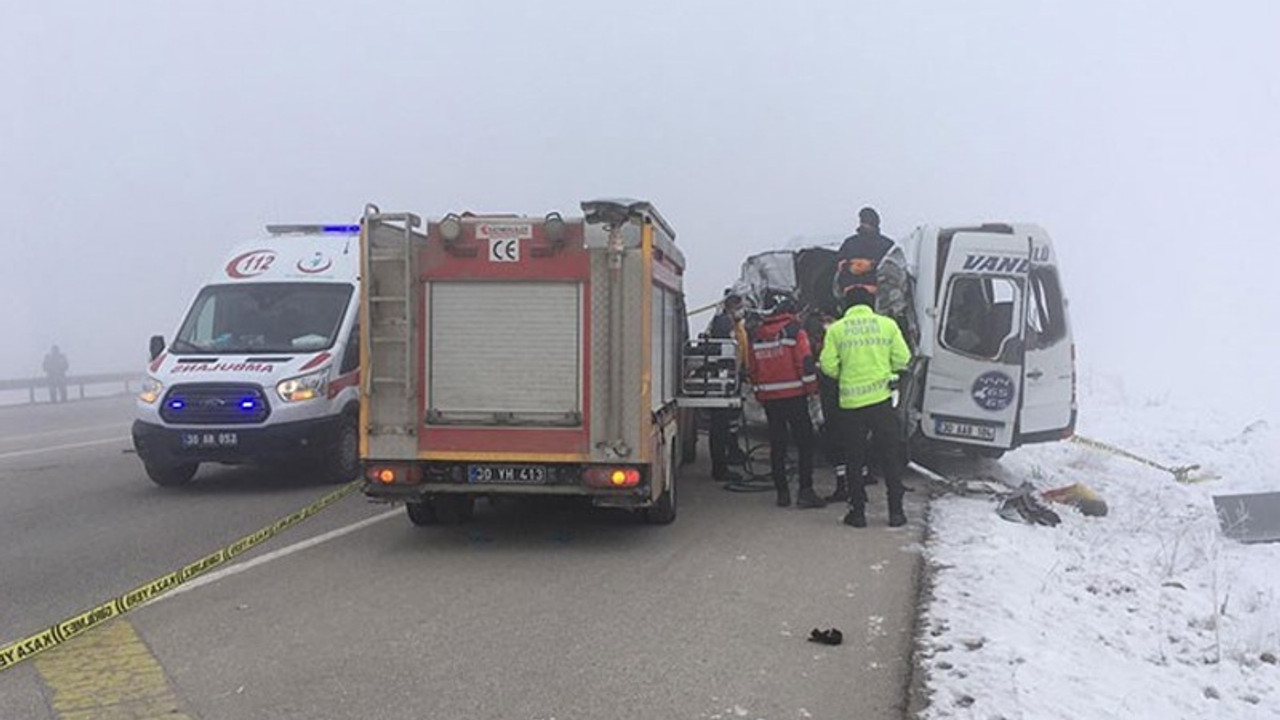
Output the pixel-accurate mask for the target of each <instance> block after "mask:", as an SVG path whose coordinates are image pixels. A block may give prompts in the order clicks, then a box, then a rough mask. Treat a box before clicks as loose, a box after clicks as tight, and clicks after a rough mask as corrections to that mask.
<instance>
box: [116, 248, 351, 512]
mask: <svg viewBox="0 0 1280 720" xmlns="http://www.w3.org/2000/svg"><path fill="white" fill-rule="evenodd" d="M359 236H360V226H359V225H269V226H267V234H266V235H265V236H264V237H262V238H260V239H257V240H254V241H252V242H249V243H246V244H243V245H240V246H238V247H236V248H234V249H233V250H232V251H231V253H230V255H229V256H228V257H227V259H226V260H225V261H224V262H222V263H220V264H219V265H218V268H217V270H216V271H215V272H214V274H213V277H212V278H210V279H209V281H208V283H207V284H206V285H204V286H203V287H202V288H200V291H199V292H198V293H196V296H195V298H194V299H193V300H192V301H191V304H190V306H189V308H188V310H187V312H186V315H185V317H184V318H183V320H182V323H181V324H180V325H179V326H178V329H177V331H176V332H175V333H174V334H173V339H172V340H171V341H169V342H166V341H165V339H164V337H163V336H159V335H157V336H154V337H152V338H151V362H150V365H149V366H148V367H147V373H146V379H145V381H144V385H143V389H142V392H141V393H140V394H139V395H138V400H137V413H136V419H135V420H134V423H133V445H134V448H135V449H136V450H137V453H138V457H139V458H140V459H141V460H142V465H143V467H144V468H145V470H146V473H147V476H148V477H149V478H151V480H152V481H153V482H155V483H156V484H157V485H162V486H166V487H169V486H180V485H184V484H186V483H188V482H190V481H191V479H192V478H193V477H194V476H195V474H196V471H197V469H198V468H199V466H200V465H201V464H202V463H221V464H229V465H237V464H245V463H254V464H260V465H267V466H273V467H280V468H287V469H289V470H302V471H305V472H309V473H313V474H314V476H316V477H317V478H319V479H323V480H328V481H334V482H340V481H344V480H350V479H354V478H355V476H356V475H357V474H358V472H359V454H358V448H359V444H358V443H359V435H358V430H357V422H358V418H359V405H360V404H359V387H358V385H359V378H360V344H359V335H360V329H359V322H358V318H359V289H358V285H359V268H360V255H359V253H360V247H359V242H360V241H359Z"/></svg>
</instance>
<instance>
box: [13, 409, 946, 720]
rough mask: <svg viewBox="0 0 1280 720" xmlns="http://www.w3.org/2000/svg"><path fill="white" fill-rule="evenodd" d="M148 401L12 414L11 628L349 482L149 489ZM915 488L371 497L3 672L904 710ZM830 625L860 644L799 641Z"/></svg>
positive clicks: (588, 709) (306, 705) (614, 711)
mask: <svg viewBox="0 0 1280 720" xmlns="http://www.w3.org/2000/svg"><path fill="white" fill-rule="evenodd" d="M130 410H131V402H130V401H129V400H128V399H123V398H120V399H108V400H95V401H86V402H83V403H72V404H69V405H66V406H61V407H49V406H40V407H35V408H31V407H28V408H8V409H0V548H2V549H0V642H8V641H10V640H14V639H17V638H18V637H20V636H23V635H25V634H27V633H30V632H34V631H36V630H38V629H40V628H41V627H43V626H47V625H49V624H51V623H53V622H57V621H59V620H62V619H65V618H66V617H67V616H69V615H71V614H74V613H75V612H77V611H80V610H83V609H86V608H88V607H91V606H93V605H95V604H97V603H99V602H102V601H104V600H106V599H108V598H110V597H111V596H113V595H115V594H119V593H120V592H123V591H125V590H129V589H131V588H133V587H135V586H137V585H139V584H140V583H142V582H144V581H148V580H150V579H152V578H154V577H156V576H158V575H161V574H163V573H166V572H170V571H172V570H174V569H176V568H177V567H180V566H181V565H183V564H186V563H188V562H191V561H193V560H195V559H197V558H199V557H201V556H203V555H204V554H207V553H208V552H210V551H212V550H215V549H217V548H218V547H221V546H222V545H225V544H227V543H229V542H231V541H233V540H235V539H237V538H239V537H241V536H243V535H245V534H248V533H250V532H252V531H254V530H257V529H258V528H260V527H262V526H264V525H267V524H269V523H271V522H272V521H274V520H276V519H278V518H279V517H281V516H283V515H287V514H288V513H290V512H292V511H294V510H296V509H298V508H300V507H303V506H305V505H307V504H308V503H310V502H311V501H313V500H314V499H316V498H317V497H319V496H321V495H323V494H325V493H326V492H329V491H331V490H332V489H333V486H324V485H316V484H309V483H307V482H305V481H299V480H285V479H281V478H277V477H271V476H267V475H263V474H261V473H258V472H254V471H251V470H246V469H216V468H215V469H203V468H202V470H201V473H200V475H199V476H198V477H197V481H196V483H195V484H194V485H193V486H191V487H189V488H183V489H177V490H174V489H162V488H158V487H155V486H154V485H152V484H151V483H150V482H149V481H148V480H147V479H146V478H145V476H144V475H143V473H142V468H141V465H140V463H139V462H138V460H137V458H136V457H135V456H133V455H132V454H130V453H129V452H127V451H128V448H129V443H128V441H127V440H126V439H125V438H126V436H127V428H128V417H129V412H130ZM701 449H703V450H705V445H704V446H703V447H702V448H701ZM704 454H705V453H704ZM819 483H820V490H824V489H826V488H827V487H829V483H830V479H829V476H828V475H826V474H823V475H821V476H820V480H819ZM922 495H923V493H920V492H917V493H912V494H909V495H908V513H909V515H910V516H911V519H912V521H911V523H910V524H909V525H908V526H907V527H906V528H901V529H890V528H888V527H886V526H885V513H884V500H883V490H882V488H880V487H876V488H873V489H872V505H871V509H870V512H869V515H870V517H869V520H870V523H871V527H869V528H867V529H865V530H853V529H851V528H846V527H844V526H843V525H841V524H840V523H839V518H840V516H841V514H842V509H841V508H835V507H832V508H827V509H823V510H808V511H800V510H796V509H787V510H781V509H778V508H775V507H773V505H772V504H771V500H772V495H771V493H759V494H755V493H731V492H726V491H724V490H722V489H721V488H720V487H719V486H717V485H716V484H714V483H712V482H711V481H710V480H709V479H708V478H707V476H706V472H705V467H704V466H702V465H694V466H691V468H689V469H688V472H687V473H686V475H685V477H684V479H683V481H682V484H681V494H680V503H681V506H680V517H679V519H678V520H677V521H676V523H675V524H673V525H671V526H668V527H650V526H647V525H644V524H642V523H639V522H636V521H635V520H634V519H633V518H632V517H630V516H629V515H626V514H622V513H618V512H611V511H600V510H593V509H591V508H589V507H582V506H578V505H574V504H564V503H553V502H538V503H522V502H509V503H504V504H502V505H499V506H496V507H491V506H488V505H486V504H484V503H481V505H480V506H479V508H478V512H477V516H476V519H475V520H474V521H473V522H472V523H470V524H469V525H465V526H460V527H452V528H430V529H423V528H415V527H413V526H411V525H410V524H409V523H408V521H407V519H406V518H405V517H404V516H403V513H394V514H392V516H390V517H387V516H386V514H387V513H388V508H387V507H386V506H380V505H370V504H367V503H365V502H364V501H363V499H361V498H360V497H359V496H353V497H350V498H348V499H345V500H343V501H341V502H339V503H338V504H336V505H335V506H333V507H332V508H330V509H328V510H326V511H325V512H324V513H322V514H320V515H318V516H316V517H315V518H312V519H310V520H308V521H306V522H305V523H303V524H302V525H300V526H299V527H297V528H294V529H292V530H289V531H288V532H287V533H285V534H284V535H282V536H281V537H280V538H277V539H275V540H273V541H272V542H271V543H269V544H268V546H266V547H264V548H262V549H260V550H259V551H256V552H255V553H252V554H251V557H252V556H253V555H256V556H257V564H256V565H254V566H251V567H247V566H245V565H244V564H243V561H241V563H240V565H239V567H237V566H234V565H233V566H232V572H231V573H229V574H227V575H226V576H224V577H221V578H220V579H217V580H215V581H213V582H210V583H207V584H205V585H203V586H201V587H196V588H192V589H190V590H187V591H184V592H182V593H180V594H176V595H172V596H169V597H166V598H164V599H162V600H160V601H158V602H155V603H153V604H150V605H148V606H146V607H143V608H141V609H139V610H136V611H134V612H132V613H130V614H129V615H128V616H126V618H124V619H123V620H117V621H113V622H112V623H109V624H108V625H107V626H106V627H103V628H98V629H95V630H93V631H91V632H90V633H87V634H86V636H84V637H83V638H81V639H77V641H73V643H79V642H80V641H81V640H84V641H86V643H87V644H85V645H83V647H81V646H79V645H76V644H68V645H66V646H63V647H60V648H56V649H54V650H51V651H48V652H46V653H44V654H43V655H41V656H40V658H41V660H40V661H38V662H27V663H24V664H22V665H19V666H18V667H16V668H14V669H11V670H8V671H3V672H0V708H4V711H3V712H0V716H4V717H21V718H26V717H30V718H37V719H44V718H71V717H76V718H80V717H84V718H91V717H161V716H165V717H179V716H181V715H185V716H187V717H192V718H203V719H205V720H215V719H219V718H227V719H231V718H237V719H238V718H245V717H254V718H315V719H318V720H324V719H328V718H335V719H336V718H356V717H358V718H373V719H378V718H436V717H439V718H558V719H560V720H568V719H570V718H599V717H609V718H677V717H681V718H683V717H688V718H715V719H720V718H723V719H724V720H730V719H733V718H739V717H741V718H855V717H856V718H900V717H902V714H903V710H904V707H905V703H906V699H905V693H906V686H907V681H908V676H909V675H908V674H909V672H910V665H911V660H910V656H911V648H912V637H911V633H912V622H913V618H914V613H915V604H916V601H917V583H918V576H919V569H920V544H919V542H920V534H921V530H922V523H921V517H922V513H923V507H922V503H923V498H922V497H921V496H922ZM366 520H368V521H369V522H367V523H366V524H365V525H364V526H362V527H360V528H358V529H356V530H355V531H353V532H349V533H346V534H342V535H340V536H338V537H331V535H332V534H333V533H334V531H337V530H340V529H342V528H347V527H350V526H351V525H352V524H354V523H358V522H360V521H366ZM326 538H329V539H327V540H325V539H326ZM307 540H313V541H314V540H325V541H324V542H319V543H317V544H314V545H311V546H309V547H307V546H304V547H299V546H298V543H300V542H302V541H307ZM246 567H247V569H246ZM240 569H243V571H242V572H240V571H238V570H240ZM815 627H821V628H828V627H837V628H839V629H841V630H842V631H843V633H844V637H845V642H844V644H843V645H841V646H839V647H827V646H821V645H817V644H814V643H810V642H806V641H805V638H806V637H807V636H808V634H809V631H810V630H811V629H812V628H815ZM112 628H115V629H114V630H113V629H112ZM90 636H96V638H97V639H96V640H95V639H93V638H91V637H90ZM117 636H120V637H121V638H122V639H120V640H116V639H114V638H116V637H117ZM135 636H136V638H135ZM130 638H135V639H134V640H130ZM125 643H131V644H129V645H128V646H129V647H130V648H132V649H131V650H130V652H131V653H132V656H131V657H132V659H131V660H129V661H128V662H129V663H132V664H133V666H135V667H137V666H138V663H139V662H140V661H139V659H138V657H137V655H139V654H145V655H147V656H148V657H147V658H146V661H147V662H149V663H151V664H152V665H154V667H155V669H154V671H146V672H149V673H150V674H151V675H153V676H155V677H153V678H151V679H152V680H153V681H154V682H156V683H160V684H163V685H164V686H165V688H166V689H165V691H164V692H165V697H166V698H168V699H167V700H166V702H167V703H169V704H168V705H167V706H166V708H167V709H164V710H163V711H162V710H157V709H156V708H158V707H159V705H156V704H155V703H152V704H151V705H147V706H145V707H144V706H143V705H138V704H135V705H131V706H128V707H127V708H126V707H125V706H124V705H122V704H116V705H112V699H111V698H112V697H114V695H113V693H114V692H115V691H114V690H112V689H111V688H112V684H111V683H112V682H117V683H121V684H128V683H129V682H131V681H130V680H129V679H128V676H127V674H125V675H121V676H120V678H117V679H114V680H113V678H114V677H115V675H116V673H115V672H114V669H113V666H112V663H114V662H121V663H124V662H125V661H123V660H119V661H117V660H115V659H113V658H114V657H115V656H114V655H112V652H117V654H118V653H119V651H118V648H119V647H123V644H125ZM90 644H96V645H100V646H104V647H105V650H103V652H105V653H106V654H105V655H101V656H95V657H97V658H98V659H96V660H94V661H93V663H97V664H93V663H90V662H89V660H85V661H84V662H83V663H81V664H82V665H86V667H88V666H91V670H92V672H91V675H92V677H93V680H92V683H93V684H92V685H88V686H84V687H82V688H81V696H86V695H87V696H92V697H93V699H94V700H95V701H100V702H101V703H102V704H101V707H100V708H98V706H94V707H89V708H88V709H87V710H86V709H85V708H84V707H81V708H80V709H74V708H72V705H71V704H69V703H68V700H67V699H68V698H69V697H71V695H70V691H68V690H67V689H66V688H65V686H64V681H65V678H66V677H67V674H66V673H67V672H69V671H68V670H66V667H67V666H74V665H75V664H76V662H77V661H78V659H79V658H80V657H81V656H83V657H84V658H88V657H89V656H90V655H91V654H92V652H97V651H96V650H92V649H91V648H90ZM113 648H115V650H113ZM59 656H61V658H62V659H59ZM46 657H48V658H50V659H49V660H48V661H45V660H44V659H43V658H46ZM103 658H105V659H103ZM64 661H65V662H64ZM59 663H63V664H62V665H59ZM81 672H82V673H85V672H89V670H86V669H85V668H81ZM84 682H87V681H84ZM82 685H83V682H82ZM86 707H87V706H86ZM95 708H97V709H95ZM148 708H150V709H148ZM110 713H114V714H110Z"/></svg>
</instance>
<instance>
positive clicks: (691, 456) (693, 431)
mask: <svg viewBox="0 0 1280 720" xmlns="http://www.w3.org/2000/svg"><path fill="white" fill-rule="evenodd" d="M688 420H689V422H686V423H681V424H680V464H681V465H692V464H693V463H694V462H696V461H697V460H698V424H697V416H696V415H694V414H693V413H689V416H688Z"/></svg>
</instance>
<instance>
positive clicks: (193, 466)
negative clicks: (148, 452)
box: [143, 463, 200, 487]
mask: <svg viewBox="0 0 1280 720" xmlns="http://www.w3.org/2000/svg"><path fill="white" fill-rule="evenodd" d="M199 467H200V464H199V463H183V464H182V465H165V466H159V465H152V464H150V463H145V464H143V468H145V469H146V471H147V477H149V478H151V482H153V483H155V484H157V485H159V486H160V487H178V486H180V485H186V484H187V483H189V482H191V478H193V477H195V476H196V470H197V469H198V468H199Z"/></svg>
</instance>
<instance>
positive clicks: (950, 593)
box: [920, 381, 1280, 720]
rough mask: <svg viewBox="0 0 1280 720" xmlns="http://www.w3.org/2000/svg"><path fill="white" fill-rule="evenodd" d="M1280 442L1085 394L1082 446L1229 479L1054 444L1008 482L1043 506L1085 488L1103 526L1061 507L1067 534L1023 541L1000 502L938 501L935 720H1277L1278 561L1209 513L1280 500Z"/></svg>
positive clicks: (1119, 392) (1278, 546) (1217, 417)
mask: <svg viewBox="0 0 1280 720" xmlns="http://www.w3.org/2000/svg"><path fill="white" fill-rule="evenodd" d="M1277 425H1278V424H1277V423H1276V422H1275V421H1274V419H1273V420H1272V421H1271V422H1270V423H1268V422H1267V421H1266V420H1262V419H1261V418H1257V417H1253V418H1250V417H1239V416H1235V417H1232V416H1228V415H1227V414H1225V413H1222V412H1213V411H1205V410H1195V411H1192V410H1187V409H1182V408H1179V407H1171V406H1169V404H1168V403H1167V402H1166V401H1163V400H1159V399H1157V400H1152V399H1142V398H1135V397H1132V396H1129V395H1127V394H1126V393H1125V392H1124V389H1123V387H1122V386H1121V385H1120V384H1119V383H1118V382H1115V381H1112V382H1110V383H1101V382H1093V383H1089V382H1086V383H1084V385H1083V386H1082V397H1081V416H1080V423H1079V428H1078V430H1079V432H1080V434H1081V435H1083V436H1086V437H1090V438H1094V439H1097V440H1102V441H1105V442H1108V443H1111V444H1113V445H1116V446H1119V447H1122V448H1124V449H1126V450H1129V451H1131V452H1135V453H1137V454H1139V455H1142V456H1145V457H1148V458H1150V459H1152V460H1156V461H1158V462H1160V463H1162V464H1164V465H1168V466H1177V465H1189V464H1192V463H1199V464H1201V465H1202V466H1203V467H1204V468H1205V469H1206V470H1208V471H1211V472H1213V473H1215V474H1217V475H1220V476H1221V479H1218V480H1214V481H1210V482H1203V483H1198V484H1180V483H1177V482H1174V480H1173V478H1172V477H1171V476H1170V475H1169V474H1167V473H1164V472H1161V471H1160V470H1156V469H1153V468H1150V467H1147V466H1145V465H1142V464H1140V463H1135V462H1133V461H1131V460H1127V459H1124V458H1121V457H1116V456H1114V455H1111V454H1107V453H1105V452H1100V451H1098V450H1096V449H1093V448H1090V447H1086V446H1084V445H1080V444H1077V443H1056V444H1052V445H1045V446H1038V447H1027V448H1023V449H1020V450H1018V451H1016V452H1013V453H1010V454H1009V455H1007V456H1006V457H1005V458H1004V459H1003V460H1002V461H1000V463H999V466H998V469H999V470H1000V471H1001V473H1002V474H1004V475H1005V476H1006V477H1007V478H1008V477H1011V478H1013V479H1016V480H1027V481H1030V482H1031V483H1033V484H1034V485H1035V486H1036V487H1037V488H1038V489H1040V490H1045V489H1049V488H1053V487H1058V486H1063V485H1069V484H1071V483H1077V482H1079V483H1084V484H1086V485H1088V486H1089V487H1091V488H1093V489H1094V490H1095V491H1096V492H1098V493H1099V494H1101V495H1102V497H1103V499H1105V500H1106V501H1107V504H1108V505H1109V508H1110V513H1109V514H1108V515H1107V516H1106V517H1102V518H1088V517H1084V516H1083V515H1081V514H1080V513H1079V512H1077V511H1076V510H1074V509H1072V508H1069V507H1065V506H1062V505H1051V507H1052V508H1053V509H1054V510H1055V511H1057V512H1058V514H1059V515H1061V517H1062V523H1061V524H1060V525H1058V526H1057V527H1046V526H1039V525H1026V524H1019V523H1014V522H1009V521H1006V520H1003V519H1001V518H1000V517H999V516H998V515H997V514H996V513H995V506H996V503H995V502H994V501H993V500H992V499H990V498H989V497H977V496H970V497H956V496H947V497H944V498H939V499H936V500H935V501H934V502H933V504H932V508H931V513H932V515H931V532H930V539H929V541H928V547H927V553H926V561H927V562H928V563H929V566H930V567H931V569H932V580H933V586H932V598H931V600H930V601H929V603H928V605H927V606H926V608H925V610H924V617H923V625H922V627H921V631H920V633H921V643H922V653H921V654H922V657H921V664H922V666H923V669H924V675H925V678H924V686H925V691H926V693H927V694H928V695H929V706H928V708H927V709H926V710H924V712H923V713H922V715H921V717H924V718H983V719H984V720H987V719H995V718H1005V719H1007V720H1013V719H1015V718H1036V719H1039V718H1073V719H1075V718H1088V719H1090V720H1096V719H1098V718H1160V719H1162V720H1164V719H1168V718H1222V719H1226V718H1280V665H1277V660H1276V657H1277V656H1280V543H1272V544H1255V545H1243V544H1239V543H1237V542H1234V541H1232V540H1228V539H1226V538H1224V537H1223V536H1222V535H1221V533H1220V531H1219V527H1218V520H1217V517H1216V515H1215V511H1214V505H1213V499H1212V498H1213V495H1215V494H1234V493H1242V492H1258V491H1272V490H1280V427H1277ZM991 467H996V466H994V465H992V466H991Z"/></svg>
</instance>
